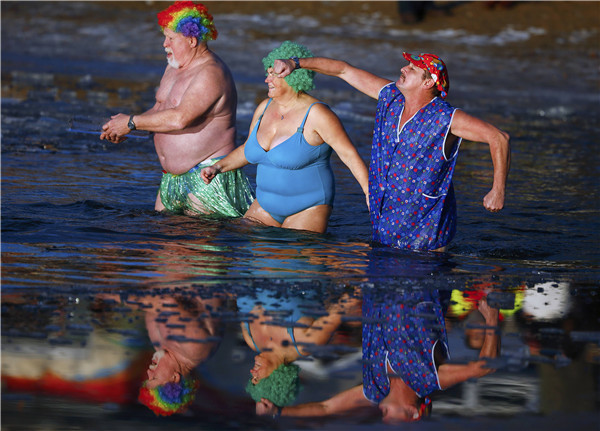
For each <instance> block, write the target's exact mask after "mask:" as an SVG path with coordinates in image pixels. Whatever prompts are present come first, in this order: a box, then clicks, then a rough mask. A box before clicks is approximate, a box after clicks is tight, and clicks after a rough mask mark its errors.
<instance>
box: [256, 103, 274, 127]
mask: <svg viewBox="0 0 600 431" xmlns="http://www.w3.org/2000/svg"><path fill="white" fill-rule="evenodd" d="M272 100H273V99H269V101H268V102H267V106H265V109H264V111H263V113H262V114H260V118H259V119H258V122H259V123H260V122H261V120H262V117H263V116H264V115H265V112H267V108H268V107H269V105H270V104H271V101H272Z"/></svg>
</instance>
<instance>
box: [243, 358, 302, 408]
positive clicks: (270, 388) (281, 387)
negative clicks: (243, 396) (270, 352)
mask: <svg viewBox="0 0 600 431" xmlns="http://www.w3.org/2000/svg"><path fill="white" fill-rule="evenodd" d="M299 371H300V367H298V365H296V364H281V365H280V366H279V367H277V368H276V369H275V370H274V371H273V372H272V373H271V375H270V376H268V377H265V378H263V379H260V381H259V382H258V383H257V384H253V383H252V379H250V380H249V381H248V384H247V385H246V392H248V394H249V395H250V396H251V397H252V399H253V400H254V401H256V402H257V403H258V402H260V399H261V398H266V399H268V400H269V401H271V402H272V403H273V404H275V405H276V406H277V407H283V406H287V405H288V404H291V403H292V402H294V400H295V399H296V397H297V396H298V392H300V379H299V378H298V373H299Z"/></svg>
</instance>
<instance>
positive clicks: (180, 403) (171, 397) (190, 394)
mask: <svg viewBox="0 0 600 431" xmlns="http://www.w3.org/2000/svg"><path fill="white" fill-rule="evenodd" d="M198 386H200V383H199V382H198V380H197V379H195V378H193V377H187V378H184V377H182V378H181V379H180V380H179V383H173V382H169V383H166V384H164V385H161V386H157V387H156V388H154V389H148V388H147V387H146V384H144V385H143V386H142V387H141V388H140V393H139V396H138V400H139V401H140V402H141V403H142V404H144V405H145V406H146V407H148V408H149V409H150V410H152V411H153V412H154V413H155V414H156V415H157V416H170V415H172V414H174V413H182V412H184V411H185V410H186V409H187V407H188V406H189V405H190V404H191V403H192V402H193V401H194V399H195V398H196V391H197V390H198Z"/></svg>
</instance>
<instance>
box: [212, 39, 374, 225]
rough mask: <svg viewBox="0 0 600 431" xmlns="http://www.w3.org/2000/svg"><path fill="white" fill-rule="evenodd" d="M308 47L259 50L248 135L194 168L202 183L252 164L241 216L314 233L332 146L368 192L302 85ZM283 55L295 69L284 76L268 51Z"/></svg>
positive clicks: (324, 203) (327, 116)
mask: <svg viewBox="0 0 600 431" xmlns="http://www.w3.org/2000/svg"><path fill="white" fill-rule="evenodd" d="M312 56H313V55H312V53H311V52H310V51H309V50H308V48H306V47H304V46H302V45H299V44H297V43H294V42H290V41H286V42H283V43H282V44H281V45H280V46H279V47H278V48H276V49H274V50H273V51H271V52H270V53H269V54H268V55H267V56H266V57H265V58H263V65H264V68H265V71H266V73H267V77H266V79H265V82H266V83H267V85H268V98H267V99H265V100H263V101H262V102H261V103H260V104H259V105H258V107H257V108H256V111H255V112H254V116H253V118H252V122H251V124H250V132H249V136H248V139H247V140H246V142H245V143H244V145H242V146H240V147H238V148H237V149H236V150H234V151H233V152H231V153H230V154H229V155H228V156H227V157H225V158H224V159H222V160H220V161H219V162H218V163H216V164H214V165H212V166H210V167H207V168H205V169H203V170H202V173H201V175H202V177H203V179H204V181H205V182H206V183H207V184H209V183H210V182H211V181H212V180H213V179H214V178H215V177H216V176H217V175H218V174H220V173H224V172H228V171H231V170H234V169H238V168H241V167H242V166H245V165H247V164H248V163H252V164H256V165H257V171H256V197H257V198H256V200H255V201H254V202H253V203H252V205H251V206H250V208H249V209H248V211H247V212H246V214H245V215H244V217H246V218H248V219H251V220H254V221H256V222H259V223H262V224H264V225H267V226H276V227H283V228H288V229H301V230H308V231H313V232H318V233H324V232H325V231H326V230H327V224H328V222H329V216H330V214H331V211H332V209H333V201H334V197H335V182H334V177H333V171H332V169H331V164H330V157H331V153H332V151H335V152H336V153H337V154H338V156H339V157H340V159H341V160H342V162H343V163H344V164H345V165H346V166H347V167H348V168H349V169H350V171H351V172H352V174H353V175H354V177H355V178H356V180H357V181H358V183H359V184H360V187H361V188H362V191H363V193H364V194H365V197H366V198H367V200H368V172H367V167H366V166H365V164H364V162H363V161H362V159H361V158H360V156H359V154H358V152H357V151H356V148H355V147H354V145H353V144H352V142H351V141H350V138H349V137H348V134H347V133H346V131H345V130H344V126H343V125H342V123H341V121H340V120H339V118H338V117H337V115H336V114H335V113H334V112H333V111H332V110H331V109H330V108H329V107H328V106H327V105H325V104H324V103H323V102H321V101H319V100H317V99H316V98H314V97H313V96H311V95H310V94H308V91H310V90H312V89H313V88H314V83H313V78H314V72H313V71H310V70H306V69H302V68H300V67H299V62H298V61H297V59H298V57H312ZM280 58H291V59H294V60H295V61H296V65H297V67H296V69H295V70H294V71H293V72H292V73H291V74H290V75H288V76H286V77H285V78H280V77H279V76H277V75H276V74H275V73H274V72H273V64H274V62H275V60H276V59H280Z"/></svg>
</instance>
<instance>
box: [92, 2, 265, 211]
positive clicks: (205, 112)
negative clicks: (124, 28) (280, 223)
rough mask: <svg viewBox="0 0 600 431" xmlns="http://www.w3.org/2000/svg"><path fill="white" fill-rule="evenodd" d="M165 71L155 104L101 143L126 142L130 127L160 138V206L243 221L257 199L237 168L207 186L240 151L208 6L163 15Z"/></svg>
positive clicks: (179, 7)
mask: <svg viewBox="0 0 600 431" xmlns="http://www.w3.org/2000/svg"><path fill="white" fill-rule="evenodd" d="M158 25H159V26H160V28H161V30H162V32H163V34H164V42H163V47H164V49H165V52H166V59H167V63H168V65H167V67H166V69H165V72H164V74H163V77H162V79H161V81H160V86H159V87H158V90H157V92H156V103H155V104H154V106H153V107H152V108H150V109H149V110H148V111H146V112H144V113H141V114H134V113H130V114H123V113H120V114H117V115H114V116H112V117H111V120H110V121H108V122H107V123H106V124H104V126H102V130H103V131H102V134H101V135H100V139H106V140H108V141H110V142H113V143H120V142H123V141H124V140H125V139H126V137H125V135H127V134H128V133H130V132H131V131H132V130H145V131H149V132H152V133H153V134H154V146H155V148H156V153H157V155H158V159H159V161H160V164H161V166H162V171H163V176H162V180H161V184H160V189H159V192H158V196H157V198H156V204H155V209H156V210H157V211H163V210H167V211H169V212H174V213H183V214H190V215H194V214H216V215H220V216H224V217H240V216H242V215H244V213H245V212H246V211H247V210H248V208H249V206H250V204H251V203H252V201H253V199H254V198H253V194H252V190H251V187H250V183H249V181H248V179H247V177H246V176H245V175H244V174H243V172H241V171H239V170H235V171H231V172H227V173H225V174H223V175H219V178H218V180H217V181H216V182H214V181H213V182H211V184H209V185H207V184H205V183H204V181H202V179H201V178H200V171H201V170H202V168H203V167H206V166H212V165H213V164H215V163H216V162H217V161H218V160H220V159H221V158H223V157H225V156H226V155H227V154H229V153H230V152H231V151H232V150H233V149H234V148H235V136H236V127H235V123H236V108H237V92H236V88H235V83H234V82H233V78H232V75H231V72H230V70H229V68H228V67H227V65H226V64H225V63H224V62H223V61H222V60H221V59H220V58H219V57H218V56H217V55H216V54H215V53H214V52H213V51H211V50H210V49H209V47H208V41H210V40H214V39H216V38H217V34H218V33H217V29H216V28H215V25H214V22H213V17H212V16H211V15H210V14H209V13H208V10H207V9H206V7H205V6H204V5H202V4H200V3H194V2H191V1H180V2H175V3H174V4H172V5H171V6H169V7H168V8H167V9H165V10H163V11H162V12H160V13H158Z"/></svg>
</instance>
